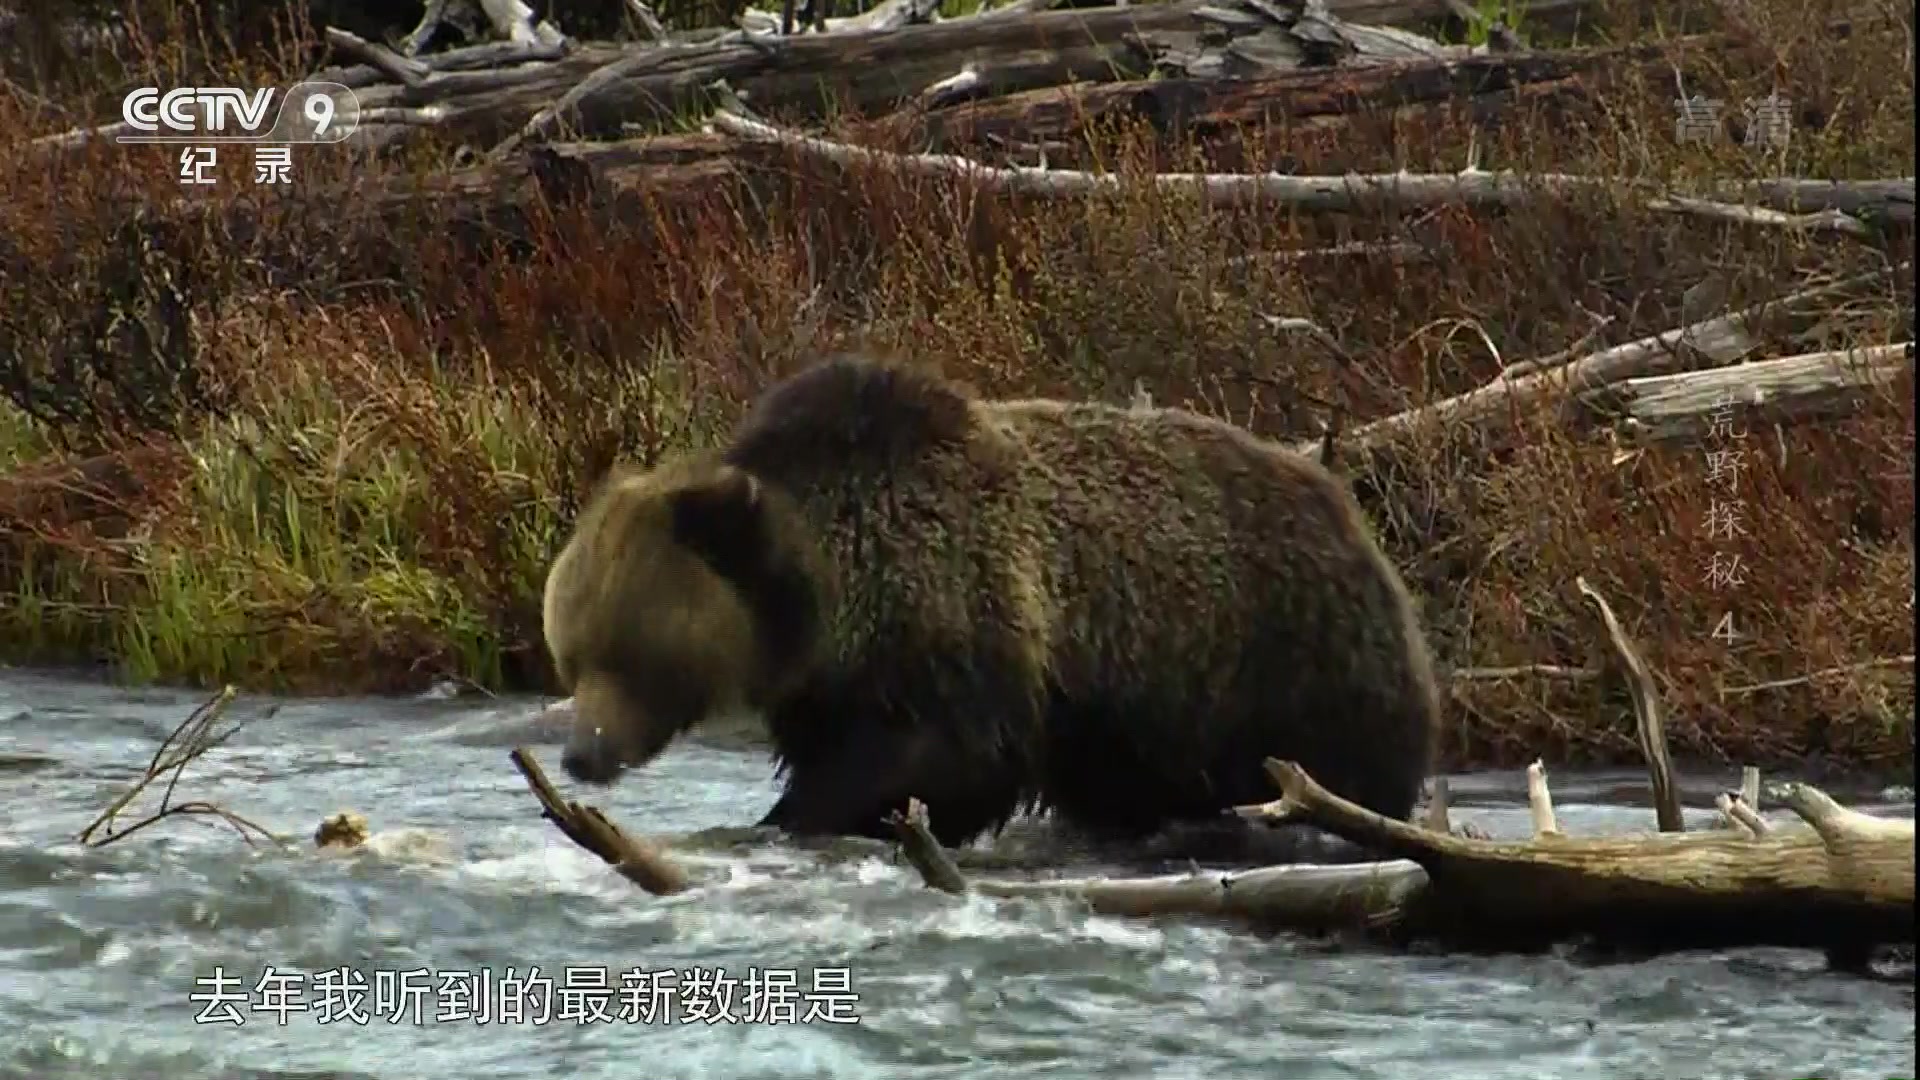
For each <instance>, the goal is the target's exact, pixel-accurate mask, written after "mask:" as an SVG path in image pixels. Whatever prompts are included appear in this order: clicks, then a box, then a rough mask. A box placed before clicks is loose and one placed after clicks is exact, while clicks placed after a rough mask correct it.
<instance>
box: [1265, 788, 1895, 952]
mask: <svg viewBox="0 0 1920 1080" xmlns="http://www.w3.org/2000/svg"><path fill="white" fill-rule="evenodd" d="M1267 767H1268V771H1269V773H1271V774H1272V776H1273V778H1274V780H1275V781H1276V782H1277V783H1278V784H1279V785H1280V788H1281V791H1282V797H1281V810H1280V812H1281V813H1282V814H1283V815H1284V816H1287V817H1290V818H1296V819H1302V820H1307V821H1311V822H1313V823H1314V824H1316V825H1319V826H1320V827H1322V828H1325V829H1327V830H1328V831H1330V832H1334V833H1337V834H1338V835H1340V836H1342V837H1345V838H1346V839H1348V840H1351V841H1353V842H1354V843H1357V844H1364V845H1365V846H1367V847H1368V848H1370V849H1372V850H1374V851H1378V852H1380V853H1382V854H1383V855H1388V856H1392V857H1395V858H1402V859H1410V860H1412V861H1414V862H1416V863H1418V864H1420V866H1421V867H1423V868H1424V869H1425V870H1426V871H1427V875H1428V877H1429V879H1430V885H1429V888H1428V890H1427V891H1426V893H1425V894H1424V895H1423V897H1422V899H1421V902H1420V903H1419V904H1418V905H1417V909H1418V910H1417V911H1416V912H1415V913H1414V915H1413V916H1412V917H1415V918H1417V919H1418V920H1419V921H1421V922H1424V923H1425V924H1426V925H1425V927H1424V929H1425V930H1426V931H1427V932H1430V933H1435V934H1439V935H1442V936H1446V937H1450V938H1454V939H1457V940H1462V941H1473V940H1478V941H1481V942H1483V943H1489V944H1492V943H1497V942H1498V941H1500V940H1504V941H1512V942H1528V941H1530V942H1533V943H1535V944H1541V943H1546V942H1551V941H1559V940H1565V939H1568V938H1574V937H1584V936H1590V937H1592V938H1595V939H1598V940H1602V941H1606V942H1609V943H1612V944H1616V945H1627V946H1637V947H1642V948H1700V947H1711V946H1729V945H1760V944H1765V945H1791V946H1807V947H1815V948H1839V949H1845V948H1853V947H1871V946H1875V945H1881V944H1888V943H1902V942H1912V941H1913V934H1914V922H1913V918H1914V908H1913V899H1914V877H1913V874H1914V861H1913V860H1914V850H1913V844H1914V830H1913V822H1912V821H1911V820H1894V819H1882V818H1874V817H1869V816H1867V815H1864V814H1858V813H1854V812H1852V811H1845V810H1841V809H1840V808H1839V807H1838V806H1836V805H1835V804H1834V803H1833V801H1832V800H1831V799H1829V798H1828V797H1827V796H1826V795H1825V794H1823V793H1820V792H1818V791H1817V790H1815V789H1812V788H1809V787H1806V786H1804V785H1787V787H1786V788H1785V792H1784V794H1783V795H1782V799H1783V801H1785V802H1786V804H1787V805H1788V806H1789V808H1790V809H1793V810H1794V811H1795V812H1796V813H1797V814H1799V815H1800V816H1801V817H1802V819H1804V820H1805V821H1806V822H1807V823H1808V824H1809V825H1810V826H1811V828H1805V829H1788V828H1782V829H1775V830H1773V831H1771V832H1769V833H1768V834H1767V835H1766V836H1764V837H1744V836H1739V835H1736V834H1731V833H1726V832H1694V833H1661V834H1658V835H1655V836H1637V837H1581V838H1575V837H1567V836H1559V835H1555V836H1552V837H1535V838H1534V839H1531V840H1527V841H1520V842H1497V841H1488V840H1468V839H1463V838H1459V837H1454V836H1447V835H1443V834H1440V833H1435V832H1430V831H1428V830H1424V829H1419V828H1416V827H1414V826H1412V825H1408V824H1406V823H1404V822H1396V821H1389V820H1387V819H1385V818H1382V817H1380V816H1379V815H1376V814H1373V813H1370V812H1369V811H1366V810H1363V809H1361V808H1360V807H1358V806H1355V805H1353V804H1352V803H1350V802H1347V801H1346V800H1344V799H1341V798H1339V797H1338V796H1335V795H1333V794H1331V793H1329V792H1328V791H1326V790H1325V789H1324V788H1322V787H1320V786H1319V785H1318V784H1316V783H1314V782H1313V780H1312V778H1311V777H1309V776H1307V774H1306V773H1305V772H1304V771H1303V770H1301V769H1300V768H1299V767H1298V766H1296V765H1293V764H1290V763H1286V762H1277V761H1269V762H1268V766H1267ZM1490 939H1491V940H1490Z"/></svg>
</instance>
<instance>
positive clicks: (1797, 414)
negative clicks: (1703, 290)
mask: <svg viewBox="0 0 1920 1080" xmlns="http://www.w3.org/2000/svg"><path fill="white" fill-rule="evenodd" d="M1912 368H1913V343H1912V342H1910V341H1909V342H1902V343H1900V344H1896V345H1880V346H1875V347H1872V348H1865V349H1842V350H1836V351H1831V352H1817V353H1805V354H1802V355H1800V356H1786V357H1781V358H1780V359H1777V360H1763V361H1760V362H1757V363H1747V364H1740V365H1737V366H1734V367H1725V368H1716V369H1713V370H1710V371H1690V372H1681V373H1679V374H1674V375H1650V376H1647V377H1645V378H1638V379H1627V380H1625V381H1624V382H1620V383H1617V384H1615V385H1612V386H1608V387H1604V388H1602V389H1600V390H1594V391H1589V392H1588V393H1586V394H1584V395H1582V397H1581V399H1580V407H1581V408H1583V409H1585V410H1587V411H1588V412H1589V414H1590V419H1591V420H1592V421H1593V422H1594V423H1598V424H1610V425H1612V426H1613V428H1614V429H1615V430H1616V431H1618V432H1619V433H1620V436H1621V438H1622V439H1623V440H1625V441H1627V442H1630V443H1634V444H1639V445H1646V444H1650V443H1662V442H1677V441H1681V440H1690V439H1697V438H1699V437H1701V436H1702V435H1704V434H1705V433H1706V432H1707V431H1708V430H1709V428H1710V427H1714V426H1719V425H1722V424H1733V425H1736V426H1737V427H1738V428H1739V429H1740V430H1748V429H1750V428H1752V427H1754V426H1756V425H1761V424H1795V423H1803V422H1805V421H1808V420H1811V419H1814V418H1817V417H1834V416H1844V415H1847V414H1848V413H1851V412H1853V411H1854V410H1856V409H1857V408H1858V407H1859V406H1860V404H1861V403H1862V402H1864V401H1866V400H1868V399H1869V398H1871V397H1872V396H1873V395H1874V394H1875V393H1883V394H1884V393H1885V392H1886V391H1887V390H1888V388H1889V386H1890V385H1891V384H1892V383H1893V382H1894V381H1895V380H1897V379H1898V378H1899V377H1900V375H1901V374H1902V373H1904V372H1908V371H1911V370H1912Z"/></svg>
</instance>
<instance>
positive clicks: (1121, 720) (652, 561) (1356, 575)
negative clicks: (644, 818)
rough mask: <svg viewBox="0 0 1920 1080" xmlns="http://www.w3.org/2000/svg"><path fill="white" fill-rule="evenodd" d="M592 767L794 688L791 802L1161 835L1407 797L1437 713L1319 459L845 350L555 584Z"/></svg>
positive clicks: (963, 837)
mask: <svg viewBox="0 0 1920 1080" xmlns="http://www.w3.org/2000/svg"><path fill="white" fill-rule="evenodd" d="M544 622H545V633H546V637H547V642H548V646H549V651H550V653H551V655H552V658H553V661H554V664H555V668H556V672H557V674H558V677H559V679H560V682H561V683H562V684H563V686H564V687H565V689H567V690H568V691H570V692H571V693H572V694H573V695H574V698H575V704H576V724H575V729H574V731H573V733H572V735H571V736H570V738H569V741H568V744H567V748H566V750H565V752H564V754H563V764H564V767H565V769H566V770H567V772H568V773H569V774H571V775H572V776H573V777H575V778H576V779H578V780H582V781H588V782H599V783H611V782H612V781H613V780H615V779H616V778H617V777H618V776H620V775H621V773H622V772H623V771H624V770H626V769H628V768H631V767H633V766H635V765H639V764H642V763H644V762H646V761H648V760H650V759H652V758H653V757H654V756H656V755H657V754H659V753H660V752H661V751H662V750H663V749H665V747H666V746H667V745H668V743H669V742H670V741H671V740H672V738H673V737H674V736H675V735H677V734H678V733H680V732H682V731H684V730H686V729H687V728H688V727H690V726H692V725H694V724H696V723H698V722H700V721H701V720H702V719H704V718H706V717H708V716H711V715H715V714H718V713H725V712H738V711H740V710H754V711H758V712H759V713H760V714H761V715H762V716H764V717H765V719H766V721H767V724H768V728H769V731H770V734H771V738H772V744H773V750H774V754H775V757H776V764H777V775H778V776H779V777H780V778H781V780H782V781H783V783H784V788H783V791H782V792H781V794H780V796H779V799H778V801H777V802H776V803H775V805H774V806H773V808H772V809H771V810H770V811H769V812H768V813H767V815H766V817H765V818H764V819H763V821H762V824H764V825H774V826H778V827H780V828H782V829H784V830H785V831H787V832H789V833H791V834H796V835H865V836H887V835H889V834H888V831H887V826H886V825H885V823H884V819H885V816H886V815H887V813H888V812H889V811H891V810H894V809H897V808H900V807H902V806H904V804H905V802H906V800H907V799H908V798H909V797H910V796H912V797H918V798H919V799H920V800H921V801H922V802H924V803H925V804H926V806H927V808H928V813H929V816H930V818H931V824H932V827H933V830H934V832H935V833H936V834H937V835H938V837H939V838H940V840H941V841H942V842H943V843H945V844H948V845H958V844H961V843H964V842H966V841H968V840H970V839H972V838H974V837H976V836H979V835H982V834H984V833H988V832H997V831H998V830H999V829H1000V828H1001V827H1002V826H1003V825H1004V824H1005V823H1006V822H1007V821H1008V820H1009V819H1010V818H1012V817H1013V816H1015V815H1016V814H1017V813H1019V812H1020V811H1021V810H1023V809H1028V808H1034V809H1051V810H1053V811H1054V812H1055V815H1056V817H1057V818H1058V819H1061V820H1064V822H1066V823H1067V824H1069V825H1070V826H1077V827H1078V828H1079V829H1080V830H1082V831H1083V832H1084V833H1086V834H1089V835H1092V836H1095V837H1106V838H1114V839H1125V838H1127V837H1142V836H1145V835H1147V834H1149V833H1152V832H1154V831H1156V830H1158V829H1160V828H1161V827H1162V826H1165V825H1171V824H1176V823H1180V822H1197V821H1212V822H1216V823H1217V822H1219V821H1220V820H1221V815H1222V812H1223V810H1224V809H1225V808H1227V807H1230V806H1233V805H1235V804H1240V803H1250V802H1263V801H1266V800H1269V799H1271V798H1273V797H1275V794H1276V793H1275V790H1274V787H1273V785H1272V783H1271V781H1270V780H1269V779H1268V778H1267V777H1266V775H1265V773H1264V772H1263V770H1262V767H1261V762H1262V761H1263V759H1265V758H1267V757H1270V756H1271V757H1279V758H1286V759H1292V760H1295V761H1298V762H1300V763H1301V764H1302V765H1304V766H1305V767H1306V768H1307V769H1308V770H1309V771H1310V772H1311V773H1312V774H1313V775H1314V776H1315V777H1316V778H1317V779H1318V780H1319V782H1320V783H1321V784H1323V785H1325V786H1326V787H1327V788H1329V789H1330V790H1332V791H1334V792H1335V793H1337V794H1340V795H1342V796H1345V797H1346V798H1348V799H1350V800H1352V801H1354V802H1356V803H1359V804H1360V805H1362V806H1365V807H1367V808H1369V809H1372V810H1375V811H1377V812H1379V813H1382V814H1385V815H1388V816H1390V817H1394V818H1402V819H1404V818H1406V817H1408V816H1409V814H1410V813H1411V811H1412V809H1413V806H1414V803H1415V801H1416V799H1417V798H1418V795H1419V792H1420V789H1421V786H1422V783H1423V781H1424V779H1425V777H1426V775H1427V771H1428V767H1429V764H1430V759H1431V755H1432V747H1433V742H1434V729H1435V724H1436V716H1437V713H1438V704H1437V696H1436V691H1435V684H1434V677H1433V674H1432V670H1431V665H1430V661H1429V658H1428V653H1427V647H1426V644H1425V639H1424V635H1423V634H1422V632H1421V630H1420V628H1419V626H1418V624H1417V621H1416V618H1415V615H1414V611H1413V607H1412V604H1411V603H1410V602H1409V599H1408V595H1407V593H1406V591H1405V589H1404V587H1403V586H1402V583H1401V580H1400V578H1399V575H1398V574H1397V573H1396V571H1395V570H1394V568H1393V567H1392V565H1391V564H1390V563H1389V561H1388V560H1387V558H1386V557H1385V556H1384V555H1383V554H1382V552H1381V550H1380V549H1379V548H1378V547H1377V546H1376V544H1375V542H1374V540H1373V539H1372V537H1371V535H1370V533H1369V530H1368V528H1367V525H1366V522H1365V519H1364V517H1363V515H1362V513H1361V511H1360V509H1359V507H1358V506H1357V504H1356V503H1355V502H1354V501H1353V499H1352V497H1351V495H1350V494H1349V492H1348V491H1347V489H1346V487H1345V486H1344V485H1343V484H1342V482H1341V481H1339V480H1338V479H1337V478H1335V477H1334V476H1332V475H1331V474H1329V473H1328V472H1327V471H1326V470H1325V469H1323V468H1322V467H1321V466H1320V465H1318V464H1317V463H1315V462H1313V461H1311V460H1309V459H1307V458H1304V457H1301V456H1299V455H1296V454H1293V453H1290V452H1288V451H1285V450H1283V449H1280V448H1278V447H1276V446H1274V445H1272V444H1269V443H1266V442H1263V441H1260V440H1258V439H1256V438H1255V437H1253V436H1252V435H1250V434H1248V433H1247V432H1245V431H1243V430H1241V429H1239V428H1236V427H1233V426H1230V425H1228V424H1225V423H1221V422H1218V421H1215V420H1211V419H1207V418H1205V417H1202V416H1199V415H1197V414H1194V413H1190V412H1186V411H1182V410H1177V409H1144V408H1117V407H1113V406H1108V405H1102V404H1092V403H1066V402H1057V401H1045V400H1026V401H988V400H981V399H977V398H975V397H974V396H972V395H971V394H970V393H969V392H968V391H966V390H965V389H963V388H962V387H961V386H959V385H957V384H954V383H951V382H948V381H946V380H944V379H943V378H941V377H939V376H938V375H936V374H934V373H931V372H929V371H925V370H919V369H915V368H910V367H906V366H902V365H897V364H894V363H890V362H882V361H877V360H870V359H865V358H861V357H853V356H837V357H832V358H829V359H827V360H825V361H823V362H821V363H818V364H817V365H815V366H813V367H811V368H808V369H806V370H804V371H802V372H800V373H799V374H796V375H794V376H792V377H790V378H788V379H786V380H785V381H783V382H781V383H778V384H776V385H775V386H774V387H773V388H772V389H770V390H769V391H768V392H767V393H766V394H765V395H764V396H763V397H762V398H761V399H760V400H759V401H758V402H757V403H756V405H755V407H754V408H753V409H752V410H751V412H750V413H749V415H748V416H747V418H746V419H745V421H744V422H743V424H742V425H741V426H740V428H739V429H738V430H737V431H736V432H735V433H734V437H733V439H732V441H731V443H729V444H728V445H725V446H724V447H722V448H720V449H717V450H714V451H709V452H705V453H700V454H695V455H691V456H687V457H684V458H682V459H680V460H677V461H673V462H670V463H668V464H666V465H663V466H662V467H660V468H658V469H655V470H652V471H647V472H641V471H634V470H622V471H619V472H617V473H615V474H614V475H613V476H612V477H611V478H610V479H609V480H608V481H607V482H606V483H605V484H604V485H603V486H602V488H601V489H600V491H599V492H598V493H597V494H596V496H595V498H594V499H593V500H592V502H591V503H590V504H589V505H588V506H587V507H586V508H585V509H584V510H583V512H582V513H581V515H580V517H579V520H578V521H577V523H576V526H575V531H574V534H573V536H572V537H571V539H570V541H569V542H568V544H567V545H566V546H565V548H564V549H563V550H562V552H561V554H560V555H559V557H558V558H557V559H556V560H555V563H554V565H553V567H552V570H551V573H550V575H549V578H548V582H547V590H546V597H545V611H544Z"/></svg>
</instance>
